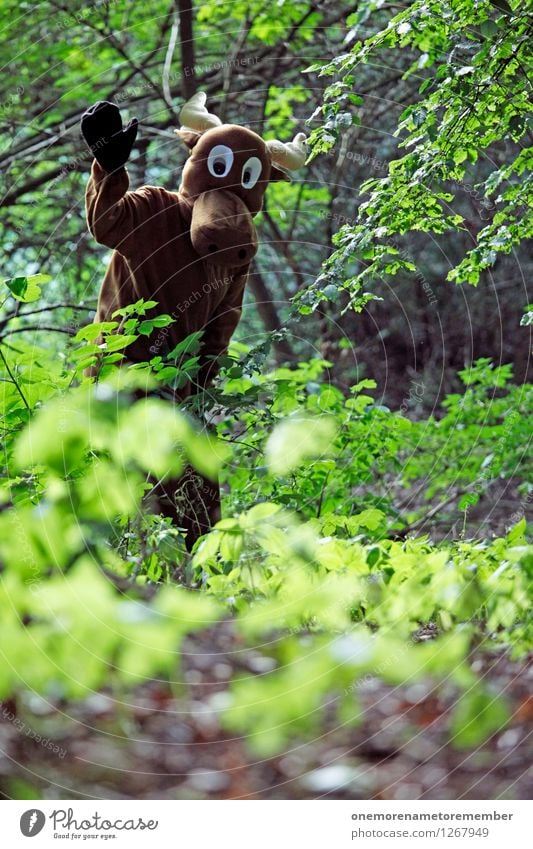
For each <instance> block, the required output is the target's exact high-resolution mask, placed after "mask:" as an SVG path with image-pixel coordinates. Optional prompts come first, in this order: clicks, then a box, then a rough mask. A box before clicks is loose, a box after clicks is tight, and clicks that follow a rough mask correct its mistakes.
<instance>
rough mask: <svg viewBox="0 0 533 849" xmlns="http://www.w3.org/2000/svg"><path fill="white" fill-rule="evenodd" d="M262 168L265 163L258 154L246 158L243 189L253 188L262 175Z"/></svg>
mask: <svg viewBox="0 0 533 849" xmlns="http://www.w3.org/2000/svg"><path fill="white" fill-rule="evenodd" d="M262 169H263V165H262V163H261V160H260V159H258V158H257V156H251V157H250V159H247V160H246V162H245V163H244V165H243V166H242V176H241V186H242V187H243V189H253V187H254V186H255V184H256V183H257V181H258V180H259V177H260V176H261V171H262Z"/></svg>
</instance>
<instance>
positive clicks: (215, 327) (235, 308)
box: [197, 267, 248, 389]
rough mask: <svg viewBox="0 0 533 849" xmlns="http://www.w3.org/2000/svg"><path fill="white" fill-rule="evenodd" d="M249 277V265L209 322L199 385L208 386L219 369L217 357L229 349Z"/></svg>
mask: <svg viewBox="0 0 533 849" xmlns="http://www.w3.org/2000/svg"><path fill="white" fill-rule="evenodd" d="M247 277H248V267H246V268H245V269H243V270H242V271H240V272H239V274H236V275H235V277H234V279H233V281H232V283H230V285H229V287H228V292H227V295H226V297H225V298H224V300H223V301H222V303H221V304H220V306H219V307H218V309H217V311H216V312H215V314H214V315H213V316H212V318H211V320H210V321H209V323H208V324H207V326H206V328H205V331H204V335H203V338H202V350H201V359H200V363H201V369H200V372H199V374H198V378H197V380H198V385H199V387H200V388H204V389H205V388H206V387H207V386H209V384H210V383H211V381H212V380H213V379H214V378H215V377H216V375H217V374H218V371H219V368H220V366H219V364H218V363H217V358H218V357H221V356H222V355H223V354H225V353H226V351H227V350H228V346H229V343H230V341H231V337H232V336H233V332H234V330H235V328H236V327H237V325H238V323H239V320H240V317H241V313H242V302H243V298H244V288H245V286H246V280H247Z"/></svg>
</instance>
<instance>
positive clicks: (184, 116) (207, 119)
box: [176, 91, 222, 133]
mask: <svg viewBox="0 0 533 849" xmlns="http://www.w3.org/2000/svg"><path fill="white" fill-rule="evenodd" d="M206 101H207V95H206V93H205V91H197V92H196V94H193V96H192V97H191V99H190V100H188V101H187V103H185V105H184V106H182V108H181V112H180V121H181V123H182V125H183V127H182V129H191V130H196V131H197V132H200V133H203V132H204V130H209V129H210V128H211V127H220V125H221V124H222V121H221V120H220V118H217V116H216V115H212V114H211V113H210V112H208V111H207V109H206V108H205V104H206ZM176 132H179V130H176Z"/></svg>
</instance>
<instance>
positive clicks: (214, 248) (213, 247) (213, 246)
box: [208, 245, 218, 254]
mask: <svg viewBox="0 0 533 849" xmlns="http://www.w3.org/2000/svg"><path fill="white" fill-rule="evenodd" d="M208 250H209V252H210V253H212V254H214V253H215V251H217V250H218V248H217V246H216V245H209V248H208Z"/></svg>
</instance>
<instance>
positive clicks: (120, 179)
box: [81, 101, 151, 252]
mask: <svg viewBox="0 0 533 849" xmlns="http://www.w3.org/2000/svg"><path fill="white" fill-rule="evenodd" d="M137 126H138V122H137V119H136V118H133V119H132V120H131V121H130V123H129V124H128V125H127V126H126V127H125V128H123V127H122V119H121V117H120V110H119V108H118V106H117V105H116V104H114V103H108V102H107V101H99V102H98V103H95V105H94V106H91V108H90V109H88V110H87V112H85V113H84V115H83V117H82V120H81V132H82V135H83V137H84V139H85V141H86V142H87V145H88V146H89V148H90V150H91V151H92V153H93V154H94V157H95V162H93V165H92V169H91V177H90V180H89V183H88V186H87V191H86V194H85V208H86V212H87V224H88V227H89V230H90V232H91V233H92V235H93V236H94V238H95V239H96V241H97V242H99V243H100V244H102V245H106V247H108V248H116V249H117V250H119V251H121V252H127V249H128V244H133V243H134V239H135V231H136V229H137V228H138V227H139V226H140V224H142V223H143V221H145V220H146V219H147V218H149V217H150V212H151V208H150V202H151V192H150V190H149V189H146V188H145V189H141V190H139V191H138V192H128V187H129V177H128V174H127V172H126V169H125V168H124V165H125V163H126V162H127V160H128V157H129V155H130V153H131V149H132V147H133V143H134V142H135V138H136V136H137ZM137 235H138V234H137Z"/></svg>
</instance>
